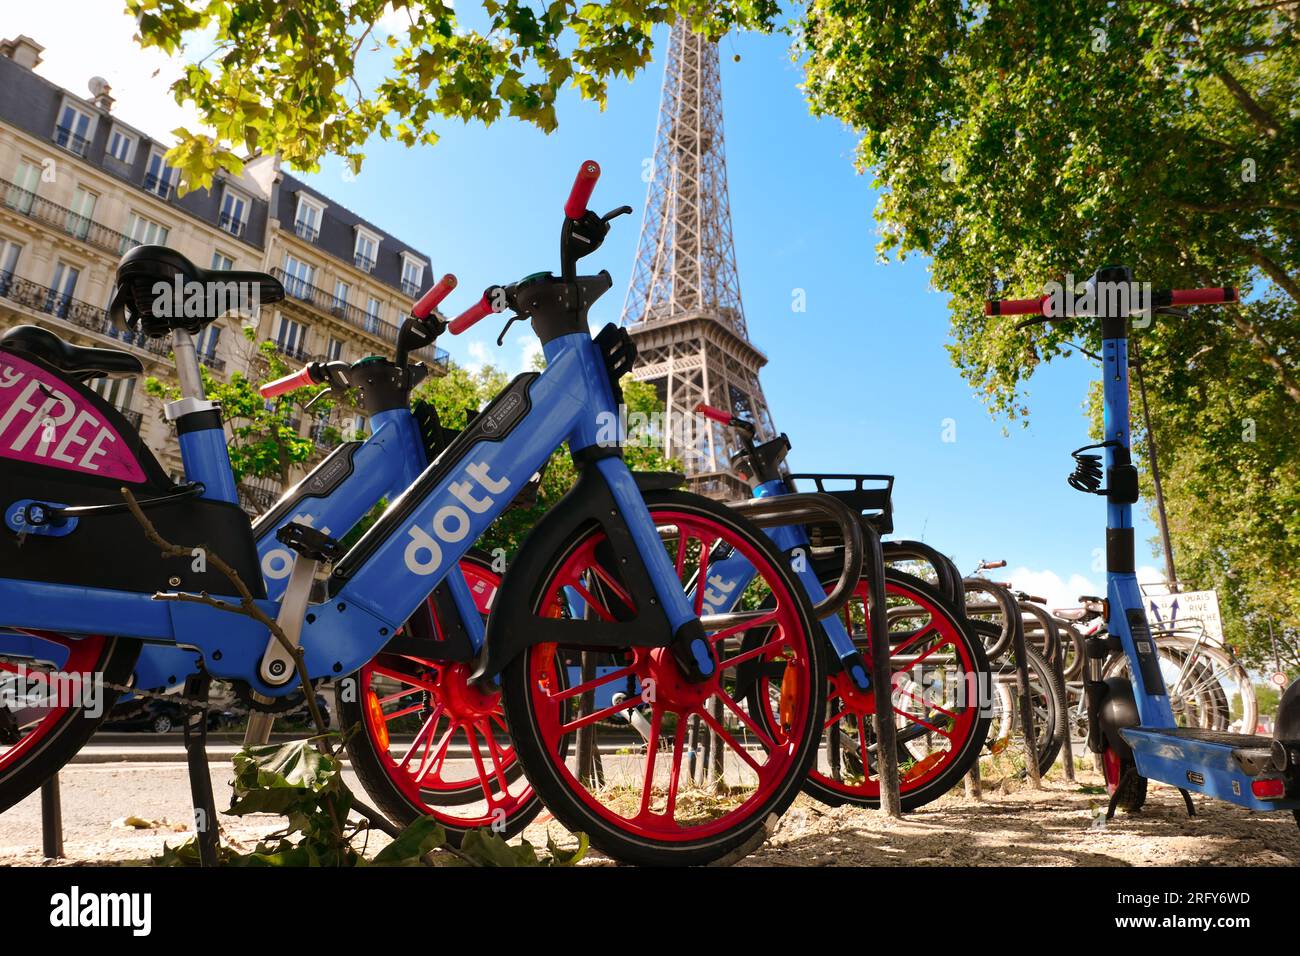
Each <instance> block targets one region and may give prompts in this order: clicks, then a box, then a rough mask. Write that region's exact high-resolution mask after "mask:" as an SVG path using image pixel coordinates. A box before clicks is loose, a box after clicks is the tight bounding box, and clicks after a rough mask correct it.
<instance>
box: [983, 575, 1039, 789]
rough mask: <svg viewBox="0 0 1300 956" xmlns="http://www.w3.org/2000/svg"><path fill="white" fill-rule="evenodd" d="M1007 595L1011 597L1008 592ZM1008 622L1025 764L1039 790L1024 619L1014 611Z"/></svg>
mask: <svg viewBox="0 0 1300 956" xmlns="http://www.w3.org/2000/svg"><path fill="white" fill-rule="evenodd" d="M994 587H998V585H994ZM1002 590H1005V588H1003V589H1002ZM1007 596H1008V597H1011V595H1010V594H1009V593H1008V595H1007ZM1011 606H1012V607H1014V608H1016V610H1017V611H1019V606H1018V605H1017V604H1016V602H1015V600H1014V599H1013V600H1012V602H1011ZM1009 623H1010V625H1011V649H1012V651H1013V652H1014V653H1015V655H1016V683H1017V684H1019V685H1020V721H1021V724H1022V725H1023V733H1024V735H1025V765H1026V769H1027V770H1028V771H1029V782H1030V783H1031V784H1032V785H1033V787H1034V789H1035V790H1041V789H1042V788H1043V777H1042V774H1041V773H1040V772H1039V768H1038V739H1037V738H1038V733H1037V731H1035V729H1034V698H1033V693H1032V691H1031V690H1030V684H1029V655H1028V654H1027V653H1026V652H1025V621H1024V618H1022V617H1021V616H1020V614H1019V613H1016V614H1012V615H1011V620H1010V622H1009Z"/></svg>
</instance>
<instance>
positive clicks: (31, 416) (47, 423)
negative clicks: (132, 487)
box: [0, 350, 145, 483]
mask: <svg viewBox="0 0 1300 956" xmlns="http://www.w3.org/2000/svg"><path fill="white" fill-rule="evenodd" d="M0 458H11V459H15V460H17V461H26V462H33V463H35V464H38V465H46V466H48V467H51V468H63V469H65V470H67V471H75V472H77V473H79V474H83V475H101V476H103V477H105V478H115V479H119V480H121V481H126V482H132V483H138V482H142V481H144V480H145V474H144V471H143V470H141V468H140V464H139V462H137V461H136V459H135V455H134V454H133V453H132V451H131V449H130V447H129V446H128V444H127V443H126V442H125V441H124V440H123V439H122V436H121V435H120V434H119V433H118V431H117V429H115V428H114V427H113V426H112V425H110V424H108V423H107V422H106V421H104V416H103V413H102V412H100V411H99V410H98V409H97V408H95V406H93V405H92V404H91V403H90V402H88V401H86V399H85V397H84V396H82V395H81V393H80V392H78V391H77V390H75V389H72V388H69V387H68V385H67V383H66V382H64V381H63V380H62V379H60V378H58V377H57V376H55V375H52V374H51V373H49V372H47V371H45V370H44V369H41V368H39V367H37V366H36V365H33V364H31V363H30V362H25V361H23V360H22V359H21V358H19V357H18V356H16V355H14V354H13V353H12V352H6V351H3V350H0Z"/></svg>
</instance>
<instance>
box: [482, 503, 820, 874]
mask: <svg viewBox="0 0 1300 956" xmlns="http://www.w3.org/2000/svg"><path fill="white" fill-rule="evenodd" d="M646 499H647V505H648V506H649V508H650V512H651V515H652V517H653V519H654V521H655V523H656V525H657V526H658V528H659V532H660V536H661V538H662V540H663V542H664V545H665V547H666V549H667V553H668V556H669V558H670V560H671V561H672V562H673V564H674V567H675V570H676V575H677V578H678V580H679V581H680V582H682V586H683V589H684V590H685V591H686V592H687V593H688V594H689V595H691V597H692V598H693V600H694V607H695V611H696V613H697V614H699V615H701V616H702V622H703V624H704V627H705V632H706V634H707V635H708V638H709V640H710V642H711V643H712V645H713V648H714V652H715V654H716V656H717V659H718V661H719V662H720V666H719V667H718V668H717V669H716V671H715V673H714V674H713V676H711V677H710V678H708V679H707V680H705V681H703V682H702V683H690V682H688V681H687V680H686V679H685V678H684V677H683V675H682V672H681V670H680V668H679V666H678V664H677V663H676V661H675V660H674V659H673V657H672V654H671V652H670V650H669V649H668V648H659V647H655V648H651V647H626V648H618V649H610V648H599V649H595V650H593V649H591V648H587V647H583V646H581V645H579V644H574V645H562V644H544V645H536V646H533V647H531V648H529V649H528V650H527V651H525V652H524V653H522V654H520V655H519V656H518V657H517V658H516V659H515V660H514V661H513V662H511V664H510V665H509V666H508V667H507V668H506V671H505V674H504V680H503V686H504V687H505V704H506V714H507V715H508V717H509V724H510V726H511V727H512V728H514V729H515V738H516V742H517V745H518V747H519V753H520V758H521V759H522V761H523V764H524V767H525V769H526V770H527V772H528V777H529V779H530V780H531V781H532V782H533V785H534V786H535V787H536V788H537V790H538V792H539V793H540V794H541V796H542V798H543V800H544V801H545V803H546V805H547V807H548V808H549V809H550V810H551V812H552V813H553V814H554V815H555V817H556V819H558V820H559V821H560V822H561V823H563V824H564V825H565V826H567V827H568V828H569V829H570V830H573V831H581V832H584V833H586V834H587V835H588V836H589V837H590V839H591V842H592V845H593V846H595V847H597V848H598V849H600V850H602V851H603V852H605V853H606V854H608V855H610V856H613V857H615V858H617V859H621V860H624V861H626V862H632V863H641V864H688V865H689V864H698V863H706V862H710V861H713V860H716V859H719V858H721V857H723V856H726V855H728V854H732V853H735V852H737V851H740V852H745V851H746V850H747V849H748V846H749V844H751V843H753V842H756V841H757V840H758V839H761V838H762V827H763V823H764V821H765V820H766V819H767V818H768V817H769V815H770V814H773V813H780V812H782V811H783V810H784V809H785V807H786V806H788V805H789V803H790V801H791V800H793V799H794V797H795V795H796V794H797V791H798V788H799V785H800V782H801V780H802V777H803V775H804V774H805V773H806V772H807V768H808V765H809V763H810V762H811V759H812V757H813V755H814V751H815V741H816V735H817V730H818V727H819V725H820V716H819V715H820V713H821V712H822V709H823V707H824V701H823V700H822V699H821V695H820V693H818V691H817V689H818V688H820V686H821V680H822V661H821V657H820V652H819V648H818V645H817V643H816V640H817V639H816V638H815V637H813V636H811V635H814V634H816V631H815V629H814V627H813V625H812V621H811V618H810V614H809V610H808V605H807V601H806V599H804V597H803V595H802V593H801V592H800V591H799V590H798V588H797V585H795V584H794V583H793V581H792V579H791V578H790V577H789V575H788V574H787V573H786V571H785V569H784V564H783V562H782V561H781V558H780V556H779V555H778V554H777V553H776V551H775V549H774V548H773V547H772V546H771V544H770V543H769V542H768V540H767V538H766V537H765V536H763V535H762V533H761V532H758V531H755V530H753V529H752V527H751V526H750V525H748V523H746V522H743V520H742V519H739V518H737V517H736V516H735V515H733V514H732V513H730V512H728V511H727V510H726V509H725V508H723V507H721V506H719V505H716V504H715V503H713V502H711V501H708V500H707V499H702V498H698V497H697V496H694V495H686V494H681V493H677V492H658V493H650V494H647V495H646ZM736 553H738V554H740V555H743V556H744V558H745V559H746V560H747V561H748V562H750V564H752V566H753V567H754V568H755V569H757V572H758V573H757V576H756V577H755V579H754V581H753V582H752V583H751V584H750V585H749V586H748V588H747V589H746V591H745V592H744V593H743V594H742V595H741V597H740V599H739V601H738V602H737V603H736V604H735V605H734V606H735V607H738V608H745V609H753V610H749V611H748V612H747V613H745V614H744V615H743V616H742V617H740V618H739V619H737V618H729V619H720V618H719V617H718V616H716V615H710V613H709V611H710V609H709V608H708V607H707V603H708V602H709V601H719V598H718V597H717V595H718V594H720V593H723V592H724V591H725V590H726V588H727V581H726V580H722V579H721V577H720V576H719V575H718V574H717V573H715V572H714V569H715V568H716V567H718V566H719V564H720V562H721V561H722V559H723V558H724V557H726V556H728V555H731V554H736ZM611 567H612V562H611V561H610V558H609V556H608V551H607V549H606V547H605V536H604V532H603V530H600V529H598V528H588V529H587V530H585V531H584V532H582V533H581V534H580V535H579V536H578V538H577V540H575V541H572V542H571V543H570V544H569V545H568V546H567V547H565V548H562V549H561V550H560V551H559V553H558V554H557V556H556V558H555V560H554V563H553V564H552V565H551V570H550V571H548V572H547V573H546V574H545V575H544V576H543V577H542V580H541V581H540V582H539V588H538V590H537V592H536V599H535V604H534V607H535V608H543V607H547V606H550V605H551V604H552V603H554V602H556V601H564V602H565V603H566V605H567V606H568V607H569V608H570V609H571V613H572V614H573V616H575V617H584V616H585V617H588V618H593V617H594V618H600V619H602V620H606V621H614V620H619V619H626V618H627V617H629V616H631V615H634V614H635V612H636V608H635V607H634V606H633V600H632V598H631V596H630V594H629V592H628V589H627V588H626V587H625V586H624V584H623V582H622V581H621V579H620V578H619V576H618V575H617V574H616V573H614V572H612V571H611V570H610V568H611ZM697 581H701V582H705V587H704V588H703V589H698V588H696V587H695V586H694V585H695V582H697ZM770 667H779V668H780V670H781V673H782V679H781V683H782V693H781V694H780V695H778V697H777V698H776V699H774V700H768V699H767V698H766V697H764V698H762V703H761V704H760V705H757V706H758V709H761V710H764V711H765V713H763V714H758V713H756V712H755V706H756V705H754V704H753V703H752V701H750V700H748V699H747V698H746V693H745V689H744V687H742V686H741V682H742V681H751V680H752V679H753V677H752V675H753V674H755V673H761V672H762V671H763V670H764V669H766V668H770ZM747 675H748V676H747Z"/></svg>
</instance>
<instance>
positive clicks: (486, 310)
mask: <svg viewBox="0 0 1300 956" xmlns="http://www.w3.org/2000/svg"><path fill="white" fill-rule="evenodd" d="M494 292H496V288H492V289H488V290H487V291H486V292H484V293H483V298H481V299H479V300H478V301H477V302H475V303H474V304H473V305H471V306H470V307H469V308H468V309H466V310H465V311H464V312H462V313H461V314H460V315H458V316H456V318H454V319H452V320H451V321H450V322H448V323H447V331H448V332H450V333H451V334H452V335H460V333H462V332H464V331H465V330H466V329H468V328H469V327H470V326H471V325H473V324H474V323H475V322H477V321H478V320H479V319H481V318H483V317H484V316H485V315H491V314H492V313H493V312H500V311H501V308H500V307H499V306H497V305H496V304H495V302H494V301H493V300H494V299H495V298H497V297H496V296H495V295H494V294H493V293H494Z"/></svg>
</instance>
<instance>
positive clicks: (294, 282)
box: [271, 267, 397, 342]
mask: <svg viewBox="0 0 1300 956" xmlns="http://www.w3.org/2000/svg"><path fill="white" fill-rule="evenodd" d="M271 274H272V275H273V276H275V277H276V278H277V279H279V280H280V283H281V284H282V285H283V286H284V291H285V292H286V293H288V294H289V295H290V296H292V297H293V298H295V299H297V300H299V301H300V302H306V303H308V304H310V305H312V306H314V307H315V308H316V309H318V310H319V311H321V312H323V313H324V314H326V315H331V316H333V317H334V318H336V319H339V320H340V321H342V322H343V323H344V324H346V325H350V326H351V327H352V328H354V329H359V330H361V331H362V332H368V333H369V334H371V335H374V336H376V337H378V338H381V339H383V340H384V341H385V342H396V341H397V326H395V325H392V324H391V323H388V322H384V321H383V320H381V319H378V318H376V317H375V316H373V315H371V314H370V313H368V312H366V311H365V310H364V309H360V308H358V307H357V306H355V305H348V304H347V303H346V302H340V301H339V300H338V299H337V298H335V297H334V295H333V294H332V293H329V292H326V291H325V290H324V289H320V288H317V287H316V286H314V285H312V284H311V283H309V282H305V281H303V280H302V279H300V278H298V277H297V276H291V275H289V274H288V273H287V272H285V271H284V270H283V269H281V268H278V267H277V268H273V269H272V270H271Z"/></svg>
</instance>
